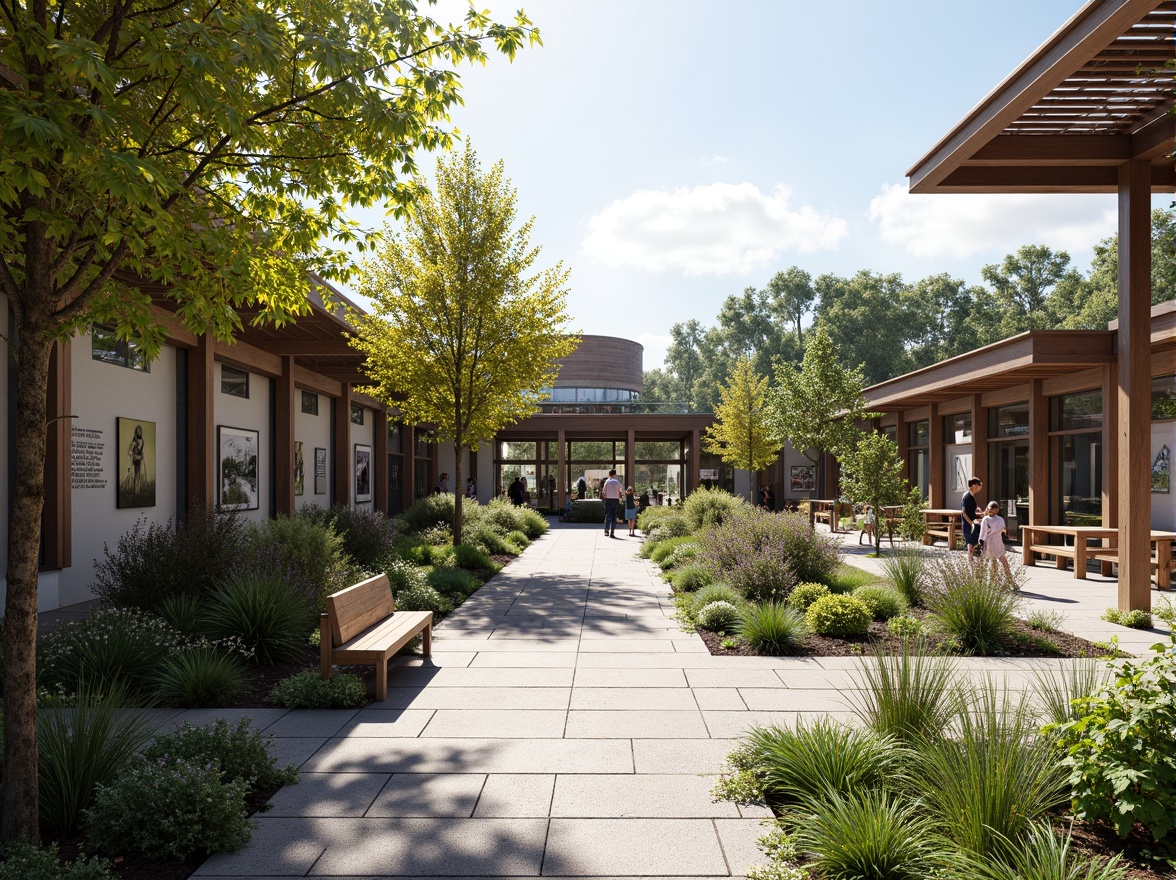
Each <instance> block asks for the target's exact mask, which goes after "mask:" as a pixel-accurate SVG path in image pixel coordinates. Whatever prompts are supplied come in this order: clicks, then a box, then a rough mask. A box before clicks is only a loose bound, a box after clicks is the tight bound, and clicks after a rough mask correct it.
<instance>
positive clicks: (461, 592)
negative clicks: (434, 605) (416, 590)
mask: <svg viewBox="0 0 1176 880" xmlns="http://www.w3.org/2000/svg"><path fill="white" fill-rule="evenodd" d="M425 582H426V583H427V584H428V585H429V586H430V587H432V588H433V589H434V590H436V591H437V592H439V593H441V594H442V595H443V596H445V597H446V598H448V599H450V600H451V601H456V602H457V603H458V604H460V603H461V602H464V601H465V600H466V599H467V598H468V597H469V596H470V595H471V594H473V593H475V592H477V590H478V588H479V587H480V586H482V582H481V581H480V580H478V578H477V575H474V574H472V573H471V572H468V571H464V570H462V569H460V568H434V569H433V570H432V571H430V572H429V573H428V574H427V575H425ZM422 610H424V609H422Z"/></svg>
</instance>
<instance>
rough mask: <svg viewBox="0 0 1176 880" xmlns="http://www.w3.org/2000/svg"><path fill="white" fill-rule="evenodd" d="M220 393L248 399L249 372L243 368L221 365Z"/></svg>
mask: <svg viewBox="0 0 1176 880" xmlns="http://www.w3.org/2000/svg"><path fill="white" fill-rule="evenodd" d="M221 394H231V395H232V396H233V397H243V398H245V399H246V400H248V399H249V374H248V373H246V372H245V371H244V370H238V369H235V368H233V367H226V366H224V365H222V366H221Z"/></svg>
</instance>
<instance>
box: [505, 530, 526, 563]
mask: <svg viewBox="0 0 1176 880" xmlns="http://www.w3.org/2000/svg"><path fill="white" fill-rule="evenodd" d="M506 540H507V542H508V543H509V544H510V546H511V550H512V551H513V552H512V553H511V555H512V556H517V555H518V554H519V553H522V552H523V551H524V550H526V549H527V548H528V547H529V546H531V539H530V538H528V537H527V534H526V532H520V531H519V530H518V529H515V530H514V531H513V532H508V533H507V536H506Z"/></svg>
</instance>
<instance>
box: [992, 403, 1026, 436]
mask: <svg viewBox="0 0 1176 880" xmlns="http://www.w3.org/2000/svg"><path fill="white" fill-rule="evenodd" d="M989 418H990V419H991V420H992V423H991V425H990V426H989V435H990V436H991V437H992V438H993V439H994V440H995V439H996V438H998V437H1023V436H1025V435H1026V434H1028V433H1029V404H1028V403H1014V404H1013V405H1012V406H1001V407H997V408H996V409H994V410H992V415H991V416H989Z"/></svg>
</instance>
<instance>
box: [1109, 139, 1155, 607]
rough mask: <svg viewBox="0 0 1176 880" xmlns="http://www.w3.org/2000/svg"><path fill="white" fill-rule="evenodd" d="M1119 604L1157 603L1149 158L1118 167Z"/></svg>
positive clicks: (1141, 605)
mask: <svg viewBox="0 0 1176 880" xmlns="http://www.w3.org/2000/svg"><path fill="white" fill-rule="evenodd" d="M1117 342H1118V346H1117V349H1118V358H1119V371H1118V373H1119V374H1118V400H1117V406H1118V422H1117V426H1116V427H1117V431H1118V456H1119V457H1118V462H1119V463H1118V477H1119V608H1120V609H1121V610H1124V611H1126V610H1132V609H1137V608H1138V609H1144V610H1149V609H1150V608H1151V544H1150V542H1149V536H1150V532H1151V485H1150V478H1151V164H1150V162H1147V161H1141V160H1135V161H1131V162H1126V163H1124V164H1123V165H1120V166H1119V330H1118V339H1117Z"/></svg>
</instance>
